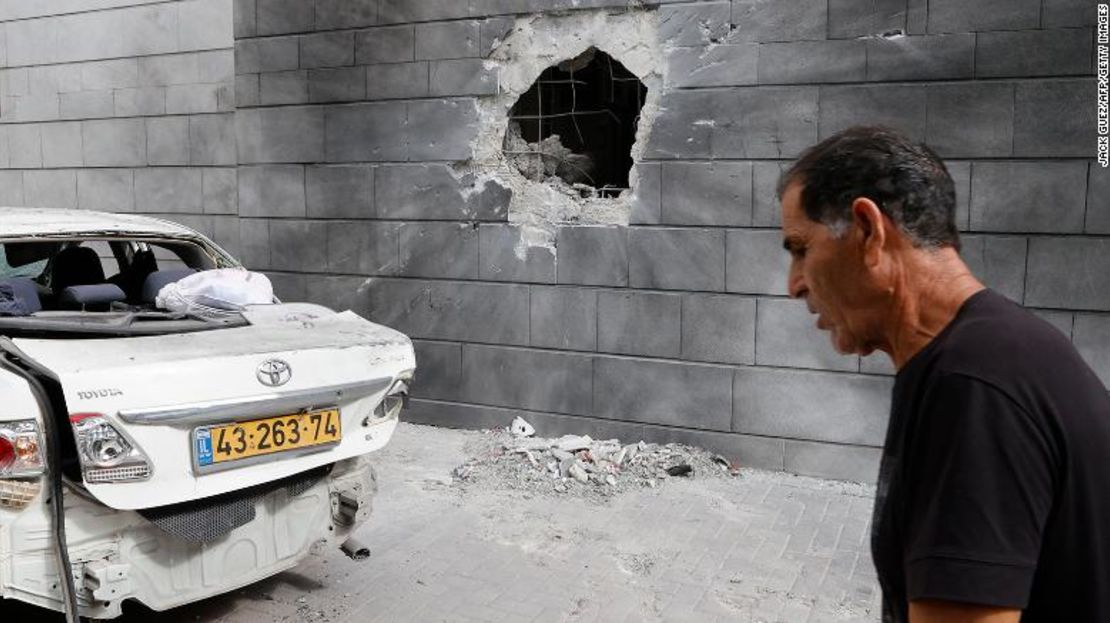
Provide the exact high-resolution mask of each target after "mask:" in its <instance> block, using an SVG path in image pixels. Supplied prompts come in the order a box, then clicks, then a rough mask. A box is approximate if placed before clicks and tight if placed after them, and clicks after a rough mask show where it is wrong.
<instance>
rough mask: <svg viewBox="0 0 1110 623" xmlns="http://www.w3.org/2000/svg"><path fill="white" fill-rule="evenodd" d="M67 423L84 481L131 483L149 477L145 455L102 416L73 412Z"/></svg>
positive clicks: (147, 461)
mask: <svg viewBox="0 0 1110 623" xmlns="http://www.w3.org/2000/svg"><path fill="white" fill-rule="evenodd" d="M69 422H70V424H71V425H72V427H73V435H74V437H75V438H76V441H77V456H78V458H79V459H80V460H81V472H82V475H83V476H84V478H85V482H87V483H93V484H96V483H109V482H134V481H139V480H146V479H148V478H150V473H151V470H150V460H148V459H147V457H146V454H144V453H143V451H142V450H140V449H139V447H138V446H136V445H135V443H134V442H133V441H131V439H130V438H128V437H127V435H125V434H124V433H123V432H121V431H120V430H119V429H117V428H116V427H115V426H113V425H112V423H111V422H109V421H108V419H107V418H106V417H104V414H102V413H74V414H71V415H70V416H69Z"/></svg>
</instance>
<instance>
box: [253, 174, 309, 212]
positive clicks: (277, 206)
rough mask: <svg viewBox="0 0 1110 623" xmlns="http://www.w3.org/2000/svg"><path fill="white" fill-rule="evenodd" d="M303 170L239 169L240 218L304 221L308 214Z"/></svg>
mask: <svg viewBox="0 0 1110 623" xmlns="http://www.w3.org/2000/svg"><path fill="white" fill-rule="evenodd" d="M304 175H305V174H304V167H301V166H296V165H274V166H263V167H239V215H240V216H245V217H263V216H270V217H301V218H304V216H305V214H306V209H305V194H304Z"/></svg>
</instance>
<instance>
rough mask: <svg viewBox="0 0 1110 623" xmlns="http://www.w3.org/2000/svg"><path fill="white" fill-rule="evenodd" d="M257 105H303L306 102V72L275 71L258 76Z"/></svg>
mask: <svg viewBox="0 0 1110 623" xmlns="http://www.w3.org/2000/svg"><path fill="white" fill-rule="evenodd" d="M258 79H259V99H258V102H259V104H261V105H263V106H274V105H279V104H304V103H306V102H308V72H305V71H301V70H294V71H275V72H267V73H264V74H260V75H259V76H258Z"/></svg>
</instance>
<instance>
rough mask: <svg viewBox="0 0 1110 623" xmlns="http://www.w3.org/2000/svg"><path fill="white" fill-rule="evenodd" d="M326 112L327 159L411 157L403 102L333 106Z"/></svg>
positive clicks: (350, 159) (380, 159)
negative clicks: (406, 136)
mask: <svg viewBox="0 0 1110 623" xmlns="http://www.w3.org/2000/svg"><path fill="white" fill-rule="evenodd" d="M324 116H325V118H326V120H327V122H326V124H325V127H326V129H327V135H326V138H325V141H326V145H327V158H326V161H327V162H352V161H382V160H394V161H396V160H407V159H408V146H407V144H406V139H405V126H406V111H405V104H404V103H403V102H396V103H395V102H383V103H374V104H357V105H352V106H342V107H330V108H327V109H326V111H325V112H324ZM317 160H324V159H317Z"/></svg>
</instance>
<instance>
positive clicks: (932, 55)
mask: <svg viewBox="0 0 1110 623" xmlns="http://www.w3.org/2000/svg"><path fill="white" fill-rule="evenodd" d="M980 36H981V35H980ZM975 37H976V35H975V34H972V33H964V34H956V35H928V36H923V37H900V38H897V39H884V38H878V39H868V40H867V79H868V80H881V81H894V80H951V79H959V78H970V77H972V75H974V72H975V68H974V62H975V59H976V53H975Z"/></svg>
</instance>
